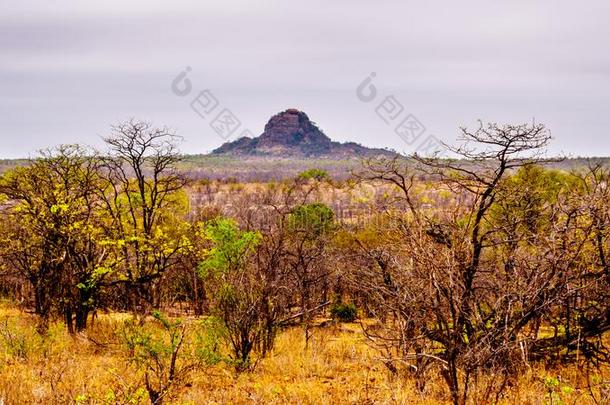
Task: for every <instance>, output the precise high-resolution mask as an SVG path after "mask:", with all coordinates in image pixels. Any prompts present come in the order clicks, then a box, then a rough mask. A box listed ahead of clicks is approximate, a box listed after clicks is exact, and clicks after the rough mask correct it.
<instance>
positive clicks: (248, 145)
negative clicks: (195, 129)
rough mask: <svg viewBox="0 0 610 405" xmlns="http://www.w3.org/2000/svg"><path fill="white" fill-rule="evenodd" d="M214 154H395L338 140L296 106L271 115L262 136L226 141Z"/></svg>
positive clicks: (334, 156) (352, 155)
mask: <svg viewBox="0 0 610 405" xmlns="http://www.w3.org/2000/svg"><path fill="white" fill-rule="evenodd" d="M212 154H215V155H238V156H269V157H303V158H321V157H325V158H335V159H345V158H351V157H374V156H394V155H396V153H394V152H391V151H389V150H387V149H379V148H367V147H365V146H362V145H359V144H357V143H355V142H346V143H340V142H335V141H333V140H331V139H330V138H329V137H328V136H327V135H326V134H324V132H322V130H320V128H318V126H317V125H316V124H315V123H314V122H312V121H311V120H310V119H309V117H308V116H307V114H305V113H304V112H303V111H299V110H297V109H294V108H291V109H288V110H286V111H283V112H280V113H278V114H276V115H274V116H273V117H271V119H270V120H269V121H268V122H267V124H266V125H265V129H264V131H263V133H262V134H261V135H260V136H258V137H255V138H250V137H243V138H240V139H237V140H236V141H233V142H227V143H225V144H223V145H222V146H220V147H219V148H218V149H215V150H214V151H213V152H212Z"/></svg>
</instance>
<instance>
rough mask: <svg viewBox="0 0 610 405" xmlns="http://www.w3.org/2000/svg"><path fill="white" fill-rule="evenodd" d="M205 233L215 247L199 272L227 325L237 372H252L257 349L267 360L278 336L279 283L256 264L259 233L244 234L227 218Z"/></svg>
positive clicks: (204, 227) (213, 307) (206, 227)
mask: <svg viewBox="0 0 610 405" xmlns="http://www.w3.org/2000/svg"><path fill="white" fill-rule="evenodd" d="M201 232H202V233H203V234H204V236H205V238H206V239H207V240H208V241H209V243H210V249H209V250H208V251H207V257H206V259H205V260H203V261H202V262H201V264H200V265H199V271H200V274H201V276H202V277H203V278H204V279H205V281H206V283H205V285H206V288H207V289H208V292H207V295H208V297H210V299H211V310H212V313H213V314H214V315H215V316H217V317H218V318H220V319H222V321H223V324H224V327H225V329H226V335H225V339H226V341H227V343H228V344H229V346H230V347H231V349H232V355H231V363H232V364H233V365H234V366H235V369H236V370H237V371H238V372H239V371H244V370H247V369H249V368H251V367H252V361H251V353H252V351H253V350H257V349H258V352H259V353H260V354H261V355H264V353H265V351H266V350H267V349H268V348H269V346H270V345H271V343H272V341H273V339H274V337H275V325H274V324H273V323H274V320H275V317H274V316H270V314H274V312H273V311H272V308H273V307H274V305H275V303H276V300H277V296H278V293H279V288H278V283H277V280H276V279H275V278H274V276H273V274H271V273H269V272H266V271H265V269H266V268H265V267H264V266H259V265H257V261H256V260H255V254H256V249H257V247H258V246H259V245H260V244H261V242H262V236H261V234H260V233H258V232H253V231H242V230H240V229H239V227H238V226H237V223H236V222H235V221H233V220H231V219H226V218H217V219H214V220H212V221H209V222H207V223H205V224H203V225H202V228H201Z"/></svg>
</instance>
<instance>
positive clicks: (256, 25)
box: [0, 0, 610, 158]
mask: <svg viewBox="0 0 610 405" xmlns="http://www.w3.org/2000/svg"><path fill="white" fill-rule="evenodd" d="M609 20H610V2H608V1H607V0H590V1H587V2H580V3H579V2H573V1H563V0H556V1H550V0H541V1H522V0H516V1H511V2H495V1H488V0H486V1H483V0H464V1H460V2H455V1H449V0H445V1H438V0H436V1H435V0H432V1H410V0H402V1H384V0H381V1H374V2H373V1H361V0H349V1H348V0H335V1H329V0H326V1H323V0H311V1H307V2H304V1H298V2H297V1H292V0H283V1H280V0H277V1H252V0H249V1H247V0H241V1H236V0H223V1H171V2H168V1H164V2H161V1H140V0H137V1H125V0H121V1H117V0H109V1H104V2H93V1H91V2H90V1H64V0H59V1H53V2H50V1H5V2H3V4H2V6H0V121H1V123H2V126H1V129H0V140H1V144H0V145H1V148H0V157H2V158H16V157H27V156H34V155H35V153H36V151H37V150H39V149H41V148H46V147H51V146H54V145H58V144H65V143H81V144H86V145H91V146H95V147H101V145H102V143H103V142H102V137H104V136H106V135H108V134H109V131H110V127H111V125H113V124H116V123H118V122H120V121H124V120H127V119H130V118H135V119H141V120H146V121H150V122H152V123H153V124H155V125H157V126H168V127H170V128H172V129H173V130H175V131H176V132H177V133H178V134H179V135H181V136H183V137H184V142H183V144H182V145H181V149H182V151H183V152H184V153H188V154H196V153H207V152H209V151H211V150H212V149H214V148H216V147H218V146H219V145H220V144H222V143H223V142H224V141H225V140H234V139H236V138H238V137H239V136H241V135H244V134H252V135H259V134H260V133H261V132H262V131H263V127H264V125H265V123H266V121H267V120H268V119H269V118H270V117H271V116H272V115H273V114H276V113H278V112H280V111H283V110H285V109H287V108H298V109H300V110H302V111H305V112H306V113H307V114H308V115H309V117H310V119H311V120H313V121H314V122H316V123H317V124H318V125H319V127H320V128H321V129H322V130H323V131H324V132H325V133H326V134H327V135H328V136H330V137H331V138H332V139H333V140H337V141H355V142H358V143H361V144H363V145H366V146H371V147H387V148H392V149H395V150H397V151H401V152H405V153H410V152H414V151H417V150H418V149H420V148H423V147H424V146H423V145H424V144H425V143H426V140H429V139H437V140H442V141H445V142H449V143H451V142H453V141H455V139H456V137H457V135H458V129H459V127H460V126H467V127H475V126H476V125H477V120H478V119H481V120H483V121H493V122H498V123H522V122H532V121H533V120H534V121H536V122H540V123H544V124H546V125H547V126H548V128H549V129H550V130H551V132H552V134H553V137H554V138H555V139H554V140H553V142H552V145H551V147H550V151H549V152H550V153H551V154H560V153H563V154H567V155H569V156H608V155H610V136H608V135H609V134H608V130H607V128H609V127H610V111H609V109H610V52H608V48H609V45H610V24H608V21H609ZM181 74H182V76H181ZM367 79H368V81H365V80H367ZM373 96H374V97H373ZM227 114H228V115H230V118H231V119H232V120H233V121H232V125H227V126H226V128H225V129H224V130H222V131H219V130H218V126H217V125H216V126H215V125H214V123H218V122H219V121H218V120H221V119H223V118H226V117H227ZM405 120H406V121H405ZM413 120H415V122H416V126H415V127H410V128H411V129H413V128H417V131H415V132H410V134H411V135H410V136H400V135H399V132H400V131H397V130H396V128H398V127H399V126H400V125H401V124H402V123H404V122H409V123H411V122H413ZM224 122H227V121H226V120H225V121H224ZM237 124H239V125H237ZM214 128H216V130H215V129H214ZM403 134H404V132H403Z"/></svg>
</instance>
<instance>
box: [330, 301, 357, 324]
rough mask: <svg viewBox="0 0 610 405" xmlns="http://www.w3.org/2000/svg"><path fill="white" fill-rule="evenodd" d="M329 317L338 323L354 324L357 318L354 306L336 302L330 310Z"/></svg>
mask: <svg viewBox="0 0 610 405" xmlns="http://www.w3.org/2000/svg"><path fill="white" fill-rule="evenodd" d="M330 315H331V316H332V317H333V319H337V320H338V321H340V322H354V321H355V320H356V318H358V309H357V308H356V305H354V304H352V303H349V304H344V303H342V302H338V303H336V304H333V306H332V307H331V308H330Z"/></svg>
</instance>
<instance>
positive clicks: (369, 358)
mask: <svg viewBox="0 0 610 405" xmlns="http://www.w3.org/2000/svg"><path fill="white" fill-rule="evenodd" d="M130 317H131V315H128V314H124V313H108V314H100V315H99V316H98V317H97V319H96V320H95V322H94V323H93V324H92V325H91V327H90V328H88V329H87V331H85V332H83V333H80V334H77V335H76V336H71V335H70V334H68V332H67V330H66V328H65V326H64V325H63V323H61V322H56V323H53V324H52V325H51V327H50V328H49V331H48V333H47V334H46V335H44V336H40V335H39V334H38V333H37V332H36V329H35V324H36V322H35V318H34V317H33V316H30V315H28V314H25V313H24V312H23V311H22V310H20V309H19V308H17V306H16V305H15V304H14V303H10V302H7V301H4V302H2V303H1V304H0V325H2V333H1V336H0V403H4V404H23V403H32V404H35V403H41V404H43V403H44V404H51V403H77V404H93V403H106V404H140V403H142V404H144V403H148V402H149V398H148V394H147V392H146V389H145V388H144V381H143V376H142V374H141V373H140V372H139V371H138V370H137V369H136V368H135V366H134V365H132V364H131V363H130V362H129V360H128V359H129V353H128V349H127V348H126V347H125V346H124V344H123V343H122V341H121V338H120V337H119V335H120V333H119V331H120V330H121V329H122V328H123V326H124V323H125V320H126V319H129V318H130ZM326 321H327V320H326V319H318V321H317V324H318V327H316V328H315V331H314V334H313V337H312V339H311V341H310V343H309V347H308V348H307V350H305V347H304V338H303V330H302V328H300V327H292V328H287V329H284V330H282V331H281V333H280V334H279V337H278V340H277V343H276V346H275V348H274V349H273V352H272V354H271V355H269V356H268V357H267V358H264V359H260V361H259V362H258V364H257V366H256V368H255V369H254V370H253V371H250V372H245V373H240V374H236V373H235V371H234V368H233V367H231V366H230V365H227V364H224V363H222V362H220V363H218V364H216V365H214V366H210V367H207V368H205V369H200V370H197V371H196V372H193V373H192V375H191V376H189V378H188V379H187V380H185V381H184V386H183V387H180V388H179V389H177V390H176V391H175V392H174V393H173V394H172V397H173V398H172V400H171V401H168V402H169V403H176V404H200V403H217V404H224V403H235V404H239V403H259V404H260V403H294V404H322V403H324V404H330V403H359V404H367V403H384V404H430V403H447V402H448V401H449V399H450V398H449V396H448V393H447V392H446V385H445V383H444V382H443V381H441V380H437V379H435V378H433V379H430V380H429V381H428V382H427V384H426V388H425V390H424V391H419V390H418V389H417V388H416V386H415V383H414V381H412V380H410V379H409V378H408V377H406V378H405V377H404V376H396V375H395V374H392V373H390V372H389V371H388V369H387V368H386V367H385V366H384V364H383V363H382V361H380V354H379V353H378V352H377V351H376V350H374V349H373V348H372V347H371V346H370V345H368V344H367V339H366V338H365V336H364V335H363V333H362V329H361V326H360V323H359V322H360V321H359V322H355V323H336V322H326ZM187 322H196V320H194V319H190V320H187ZM362 322H367V320H364V321H362ZM473 399H475V400H476V395H473ZM608 400H610V367H608V366H607V365H605V366H602V367H601V368H600V369H596V370H589V372H587V370H585V369H582V368H579V367H578V366H577V365H570V366H564V367H559V368H543V367H541V366H535V367H533V368H529V369H528V370H527V371H526V372H525V373H523V374H522V375H521V376H520V377H519V378H518V381H516V384H515V385H514V386H513V387H510V388H509V389H508V390H507V391H506V392H505V393H504V395H503V397H502V399H501V400H500V402H499V403H507V404H517V403H518V404H589V403H590V404H594V403H608V402H607V401H608Z"/></svg>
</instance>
